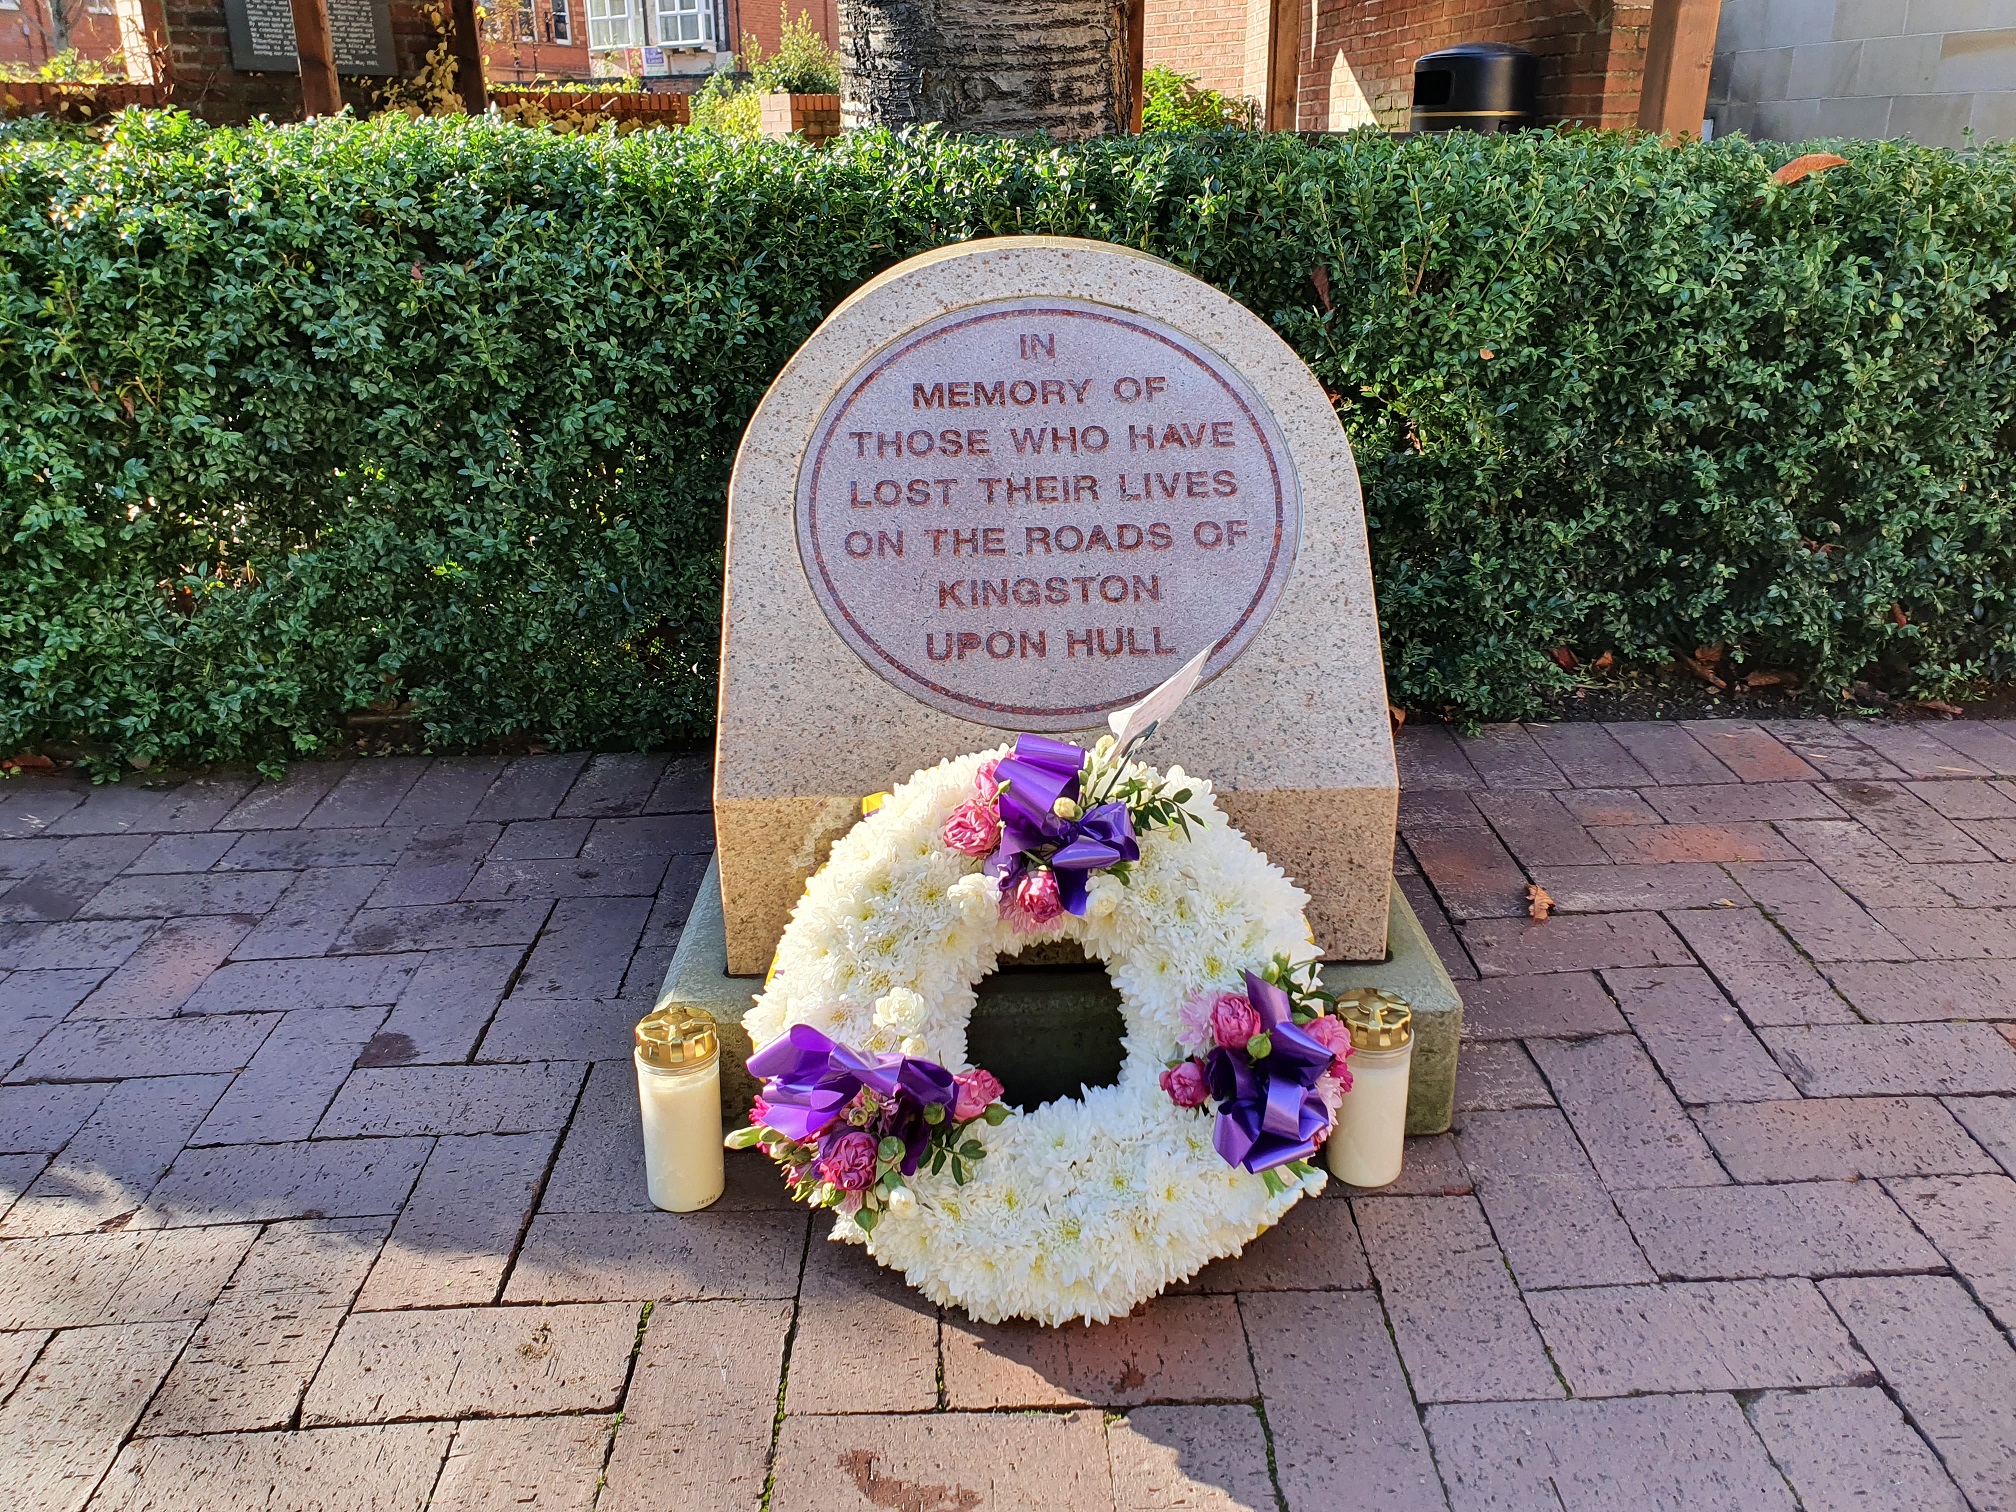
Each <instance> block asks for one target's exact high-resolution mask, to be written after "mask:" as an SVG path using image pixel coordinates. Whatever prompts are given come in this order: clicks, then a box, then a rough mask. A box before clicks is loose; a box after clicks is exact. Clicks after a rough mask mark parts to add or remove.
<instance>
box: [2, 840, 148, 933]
mask: <svg viewBox="0 0 2016 1512" xmlns="http://www.w3.org/2000/svg"><path fill="white" fill-rule="evenodd" d="M151 843H152V842H150V841H149V840H148V839H147V837H146V836H144V835H88V836H84V837H81V838H79V839H76V840H63V841H43V842H37V853H38V856H39V860H38V861H37V863H36V864H35V865H34V866H33V867H32V868H30V869H29V870H28V872H27V874H26V876H25V877H24V879H23V880H22V881H20V882H17V883H15V884H13V885H12V886H7V885H5V884H0V920H5V921H8V922H10V923H11V922H19V921H32V920H38V919H40V920H55V919H67V918H70V917H71V916H73V915H74V914H75V913H76V912H77V911H78V910H79V909H80V908H82V907H83V906H84V904H85V903H86V902H88V901H89V900H90V899H91V898H93V897H94V896H96V895H97V893H98V892H99V890H100V889H102V888H103V887H104V886H105V885H106V884H107V883H109V882H111V881H112V879H113V878H114V877H116V876H118V875H119V873H120V872H122V871H124V870H125V869H126V868H127V867H128V866H129V865H130V864H132V863H133V862H134V861H136V860H137V859H139V857H140V856H141V855H142V854H143V853H144V852H145V851H146V850H147V848H148V846H149V845H150V844H151Z"/></svg>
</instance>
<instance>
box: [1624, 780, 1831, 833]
mask: <svg viewBox="0 0 2016 1512" xmlns="http://www.w3.org/2000/svg"><path fill="white" fill-rule="evenodd" d="M1638 796H1639V797H1641V798H1643V799H1644V800H1645V801H1646V802H1647V803H1649V804H1651V805H1652V807H1653V809H1654V810H1656V811H1657V812H1658V814H1659V816H1660V817H1661V818H1663V819H1664V820H1665V821H1666V822H1667V823H1668V824H1723V825H1727V824H1759V823H1770V822H1774V821H1779V820H1786V819H1845V818H1847V817H1848V816H1847V815H1846V814H1845V813H1844V812H1843V811H1842V810H1841V808H1840V807H1839V806H1838V805H1836V804H1835V803H1834V801H1833V800H1832V799H1830V798H1829V797H1828V796H1827V795H1826V794H1825V793H1824V792H1822V791H1821V790H1820V789H1819V788H1818V787H1816V786H1814V785H1813V784H1811V783H1807V782H1774V783H1770V784H1768V785H1765V786H1757V787H1749V786H1745V787H1726V786H1724V787H1669V788H1646V789H1644V790H1643V791H1642V792H1640V793H1639V795H1638Z"/></svg>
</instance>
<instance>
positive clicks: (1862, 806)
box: [1822, 782, 1990, 862]
mask: <svg viewBox="0 0 2016 1512" xmlns="http://www.w3.org/2000/svg"><path fill="white" fill-rule="evenodd" d="M1822 791H1823V792H1825V793H1826V794H1827V796H1828V797H1830V798H1832V799H1833V800H1834V801H1835V802H1836V803H1838V804H1840V805H1841V807H1842V808H1844V809H1846V810H1847V811H1848V812H1849V813H1850V814H1851V815H1853V816H1854V817H1855V818H1856V819H1857V820H1859V821H1860V822H1861V823H1862V824H1863V825H1864V826H1866V827H1867V828H1868V829H1869V831H1870V832H1871V833H1872V834H1874V835H1875V836H1876V837H1877V838H1878V839H1879V840H1881V841H1883V843H1884V844H1886V845H1888V846H1889V847H1890V848H1891V849H1892V850H1893V851H1895V852H1896V853H1897V854H1898V855H1900V856H1902V857H1903V858H1904V859H1905V860H1906V861H1923V862H1966V861H1986V860H1989V859H1990V856H1989V854H1988V852H1987V851H1986V850H1984V849H1982V847H1981V846H1980V845H1978V844H1976V843H1975V842H1974V841H1973V840H1971V839H1969V838H1968V837H1967V835H1966V834H1965V833H1963V832H1962V831H1961V830H1960V829H1959V828H1958V827H1957V826H1956V825H1955V824H1954V823H1953V821H1952V820H1951V819H1948V818H1946V817H1945V816H1944V815H1942V814H1940V813H1939V812H1938V810H1936V809H1934V808H1932V807H1931V806H1930V805H1929V804H1926V803H1924V802H1922V801H1921V800H1920V799H1919V798H1917V797H1916V796H1915V795H1914V794H1913V793H1912V792H1911V791H1910V789H1909V788H1907V787H1905V786H1902V785H1900V784H1897V783H1889V782H1836V783H1830V784H1828V785H1827V786H1826V787H1825V788H1823V789H1822Z"/></svg>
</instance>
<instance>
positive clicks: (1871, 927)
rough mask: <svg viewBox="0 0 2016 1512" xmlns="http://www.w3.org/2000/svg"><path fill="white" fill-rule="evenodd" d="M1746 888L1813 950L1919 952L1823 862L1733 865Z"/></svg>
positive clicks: (1831, 954) (1879, 954) (1861, 954)
mask: <svg viewBox="0 0 2016 1512" xmlns="http://www.w3.org/2000/svg"><path fill="white" fill-rule="evenodd" d="M1730 871H1731V872H1732V873H1733V874H1734V876H1735V878H1736V881H1737V882H1738V883H1739V884H1740V885H1741V886H1742V888H1743V890H1744V891H1745V892H1746V893H1748V894H1749V895H1750V896H1751V897H1752V898H1754V899H1756V900H1757V902H1758V903H1760V904H1762V905H1763V907H1764V911H1765V912H1766V913H1767V914H1769V915H1770V916H1771V918H1772V919H1773V920H1774V921H1775V922H1776V924H1777V925H1778V927H1779V928H1780V929H1782V930H1784V931H1785V933H1786V934H1788V935H1790V936H1791V937H1792V940H1793V942H1794V943H1795V944H1797V945H1798V947H1799V948H1800V949H1801V950H1802V951H1804V952H1805V953H1806V954H1807V955H1808V956H1810V957H1812V958H1813V959H1814V960H1816V961H1819V962H1821V963H1822V964H1825V963H1828V962H1832V961H1909V960H1914V959H1916V955H1917V953H1916V952H1915V951H1913V950H1912V949H1911V947H1910V946H1908V945H1906V944H1905V943H1904V942H1903V941H1902V940H1900V939H1898V938H1897V937H1896V936H1895V935H1894V934H1892V933H1891V932H1890V931H1889V930H1887V929H1885V928H1884V927H1883V926H1882V925H1881V924H1879V923H1878V922H1877V921H1876V919H1875V918H1873V917H1872V916H1871V915H1870V914H1869V913H1868V912H1866V911H1865V910H1864V909H1863V908H1862V907H1861V905H1859V904H1858V903H1856V902H1855V900H1854V899H1853V898H1851V897H1849V896H1848V894H1847V893H1846V892H1844V891H1842V890H1841V888H1839V887H1838V886H1836V885H1835V884H1834V882H1833V881H1832V880H1831V879H1829V878H1828V877H1826V876H1825V875H1824V874H1823V873H1822V872H1821V871H1820V870H1819V868H1818V867H1815V866H1812V865H1811V864H1809V863H1807V862H1800V861H1769V862H1764V863H1762V864H1761V865H1756V866H1750V865H1743V866H1732V867H1731V868H1730Z"/></svg>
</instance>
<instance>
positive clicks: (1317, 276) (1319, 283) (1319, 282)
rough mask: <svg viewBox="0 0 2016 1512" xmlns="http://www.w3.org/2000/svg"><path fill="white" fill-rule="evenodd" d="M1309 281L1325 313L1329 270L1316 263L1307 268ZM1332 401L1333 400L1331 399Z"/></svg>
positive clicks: (1327, 298) (1327, 303)
mask: <svg viewBox="0 0 2016 1512" xmlns="http://www.w3.org/2000/svg"><path fill="white" fill-rule="evenodd" d="M1309 282H1311V283H1312V284H1314V285H1315V286H1316V299H1317V302H1318V303H1320V304H1321V305H1322V306H1323V310H1324V313H1325V314H1328V313H1329V311H1330V308H1331V306H1330V270H1329V269H1328V268H1326V267H1324V266H1323V264H1321V263H1318V264H1316V266H1315V267H1313V268H1311V269H1310V270H1309ZM1333 402H1334V401H1333Z"/></svg>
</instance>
